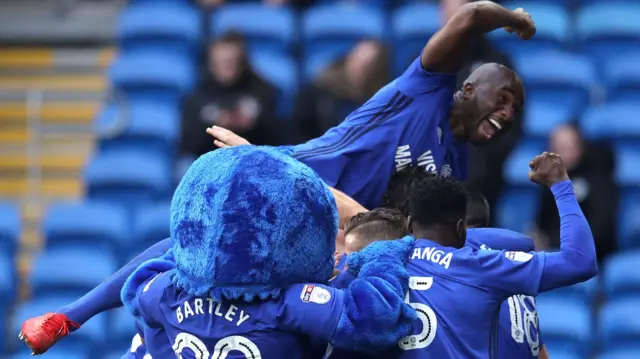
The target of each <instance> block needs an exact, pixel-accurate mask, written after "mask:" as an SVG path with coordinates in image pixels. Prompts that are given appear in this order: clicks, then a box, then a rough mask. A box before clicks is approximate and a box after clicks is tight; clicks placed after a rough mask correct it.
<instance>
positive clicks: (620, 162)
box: [615, 143, 640, 187]
mask: <svg viewBox="0 0 640 359" xmlns="http://www.w3.org/2000/svg"><path fill="white" fill-rule="evenodd" d="M615 153H616V169H615V177H616V181H617V182H618V184H619V185H621V186H624V187H636V186H638V184H639V183H640V166H638V163H640V146H636V145H635V144H632V143H629V144H620V145H617V146H616V148H615Z"/></svg>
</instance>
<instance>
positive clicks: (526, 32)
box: [504, 7, 536, 40]
mask: <svg viewBox="0 0 640 359" xmlns="http://www.w3.org/2000/svg"><path fill="white" fill-rule="evenodd" d="M513 13H514V14H517V15H518V16H519V17H521V18H522V20H523V21H522V23H523V24H522V25H521V26H518V27H505V28H504V29H505V30H506V31H507V32H508V33H515V34H516V35H518V37H520V38H521V39H522V40H529V39H530V38H532V37H533V35H535V34H536V23H535V22H533V19H532V18H531V15H529V13H528V12H526V11H524V9H523V8H521V7H520V8H517V9H515V10H513Z"/></svg>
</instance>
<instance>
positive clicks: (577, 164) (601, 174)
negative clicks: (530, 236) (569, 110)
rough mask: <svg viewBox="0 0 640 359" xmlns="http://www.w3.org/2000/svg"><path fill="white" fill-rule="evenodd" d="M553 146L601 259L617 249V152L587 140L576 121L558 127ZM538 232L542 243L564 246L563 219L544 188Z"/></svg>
mask: <svg viewBox="0 0 640 359" xmlns="http://www.w3.org/2000/svg"><path fill="white" fill-rule="evenodd" d="M549 148H550V150H551V151H552V152H556V153H557V154H559V155H560V157H562V160H563V162H564V164H565V166H566V167H567V170H568V172H569V176H570V177H571V180H572V181H573V188H574V191H575V193H576V197H577V198H578V202H579V203H580V207H581V208H582V211H583V212H584V214H585V216H586V217H587V220H588V221H589V224H590V225H591V230H592V231H593V237H594V240H595V243H596V251H597V254H598V260H599V261H601V260H602V259H604V258H605V257H606V256H607V255H608V254H610V253H611V252H613V251H614V250H615V245H616V243H617V242H616V218H617V214H616V209H617V208H618V203H617V202H618V193H617V188H616V185H615V182H614V179H613V170H614V154H613V151H612V150H611V148H610V147H607V146H596V145H594V144H590V143H587V142H586V141H585V140H584V139H583V138H582V135H581V134H580V131H579V128H578V127H577V126H576V125H573V124H569V125H563V126H560V127H558V128H557V129H556V130H555V131H554V132H553V134H552V135H551V138H550V143H549ZM541 196H542V200H541V206H540V213H539V215H538V220H537V227H538V231H537V233H536V236H535V237H537V239H538V240H539V244H542V247H543V248H544V247H547V248H550V249H558V248H560V220H559V218H558V210H557V208H556V204H555V200H554V198H553V196H550V195H549V191H543V192H542V194H541Z"/></svg>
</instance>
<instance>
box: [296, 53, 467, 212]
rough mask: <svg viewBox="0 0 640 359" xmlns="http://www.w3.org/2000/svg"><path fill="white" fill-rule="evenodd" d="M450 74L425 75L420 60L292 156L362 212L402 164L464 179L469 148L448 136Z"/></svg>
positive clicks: (378, 197) (453, 78) (377, 201)
mask: <svg viewBox="0 0 640 359" xmlns="http://www.w3.org/2000/svg"><path fill="white" fill-rule="evenodd" d="M455 86H456V75H455V74H437V73H430V72H427V71H425V70H424V69H423V68H422V66H421V64H420V58H417V59H416V60H415V61H413V63H412V64H411V65H410V66H409V68H408V69H407V70H406V71H405V72H404V73H403V74H402V75H400V76H399V77H398V78H397V79H395V80H393V81H392V82H390V83H389V84H388V85H386V86H385V87H383V88H382V89H380V90H379V91H378V92H377V93H376V94H375V95H373V97H372V98H371V99H369V101H367V102H366V103H365V104H364V105H362V106H361V107H360V108H358V109H357V110H355V111H354V112H353V113H351V114H350V115H349V116H348V117H347V118H346V119H345V120H344V121H343V122H342V123H341V124H340V125H338V126H336V127H334V128H331V129H330V130H329V131H327V132H326V133H325V134H324V135H323V136H321V137H319V138H316V139H313V140H310V141H308V142H306V143H304V144H300V145H297V146H293V152H294V153H293V156H294V157H295V158H297V159H298V160H300V161H302V162H304V163H306V164H307V165H309V166H310V167H311V168H313V169H314V170H315V171H316V172H317V173H318V174H319V175H320V176H321V177H322V178H323V179H324V180H325V182H326V183H327V184H328V185H330V186H332V187H335V188H337V189H339V190H341V191H342V192H344V193H346V194H347V195H349V196H351V197H352V198H354V199H355V200H356V201H358V202H359V203H361V204H362V205H363V206H365V207H366V208H375V207H378V206H379V205H380V201H381V199H382V195H383V193H384V192H385V191H386V189H387V185H388V182H389V178H390V177H391V175H392V174H393V173H394V172H395V171H397V170H400V169H402V168H404V167H407V166H420V167H424V168H425V169H426V170H427V171H429V172H440V173H441V174H443V175H453V176H454V177H455V178H458V179H465V178H466V175H467V162H468V147H467V144H466V143H460V142H458V141H456V140H455V139H454V137H453V134H452V133H451V128H450V125H449V114H450V111H451V105H452V103H453V94H454V91H455V88H456V87H455Z"/></svg>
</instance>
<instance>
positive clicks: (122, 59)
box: [109, 51, 195, 103]
mask: <svg viewBox="0 0 640 359" xmlns="http://www.w3.org/2000/svg"><path fill="white" fill-rule="evenodd" d="M109 77H110V80H111V86H112V87H113V88H114V89H115V90H116V91H119V92H122V93H124V94H125V95H126V96H127V98H129V99H140V98H145V99H152V100H156V101H170V102H172V103H177V102H178V101H179V99H180V98H181V96H182V95H184V94H186V93H187V92H189V91H190V90H191V89H192V87H193V85H194V83H195V69H194V66H193V60H192V59H191V58H190V57H188V56H185V55H184V54H181V55H176V54H172V53H167V52H164V51H136V52H134V53H132V54H127V53H124V54H122V55H120V56H119V57H118V59H117V60H116V62H115V63H114V64H113V66H112V67H111V69H110V71H109Z"/></svg>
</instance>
